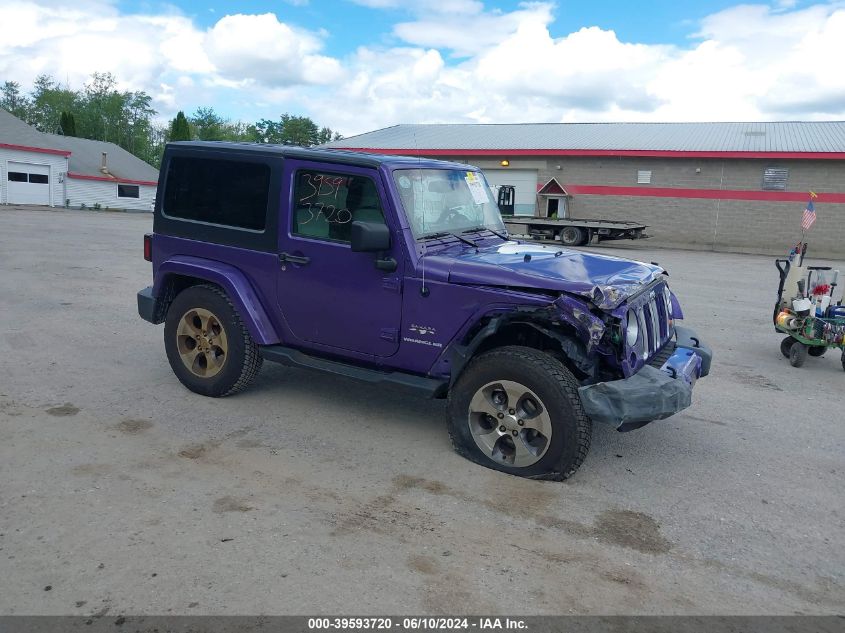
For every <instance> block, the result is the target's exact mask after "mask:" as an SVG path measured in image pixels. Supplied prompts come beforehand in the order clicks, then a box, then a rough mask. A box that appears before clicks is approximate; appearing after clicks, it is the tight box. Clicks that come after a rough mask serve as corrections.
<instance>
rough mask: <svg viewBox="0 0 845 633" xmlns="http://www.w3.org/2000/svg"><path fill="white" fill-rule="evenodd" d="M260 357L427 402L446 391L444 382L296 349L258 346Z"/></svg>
mask: <svg viewBox="0 0 845 633" xmlns="http://www.w3.org/2000/svg"><path fill="white" fill-rule="evenodd" d="M259 350H260V351H261V355H262V356H263V357H264V358H265V359H266V360H269V361H272V362H274V363H281V364H282V365H287V366H288V367H299V368H302V369H314V370H316V371H321V372H324V373H328V374H335V375H337V376H346V377H347V378H354V379H355V380H361V381H363V382H369V383H373V384H391V385H397V386H399V387H404V388H405V389H411V390H413V391H416V392H417V393H419V394H421V395H425V396H427V397H429V398H443V397H445V396H446V391H447V390H448V387H449V382H448V381H446V380H438V379H436V378H426V377H425V376H416V375H414V374H405V373H402V372H397V371H379V370H377V369H368V368H366V367H358V366H357V365H348V364H346V363H341V362H338V361H334V360H328V359H325V358H319V357H317V356H309V355H308V354H305V353H304V352H301V351H299V350H298V349H293V348H291V347H285V346H283V345H262V346H260V347H259Z"/></svg>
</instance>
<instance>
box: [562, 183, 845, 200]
mask: <svg viewBox="0 0 845 633" xmlns="http://www.w3.org/2000/svg"><path fill="white" fill-rule="evenodd" d="M564 189H566V191H567V192H569V193H570V194H572V195H588V196H641V197H647V198H704V199H708V200H762V201H765V202H807V200H809V198H810V196H809V195H808V193H807V192H806V191H748V190H743V189H680V188H672V187H613V186H608V185H564ZM817 195H818V198H816V202H845V193H819V194H817Z"/></svg>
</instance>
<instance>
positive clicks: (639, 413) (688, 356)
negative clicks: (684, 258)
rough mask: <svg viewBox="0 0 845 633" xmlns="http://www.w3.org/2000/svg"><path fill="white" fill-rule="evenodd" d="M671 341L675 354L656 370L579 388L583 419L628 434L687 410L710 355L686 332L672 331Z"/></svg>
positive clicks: (709, 351) (707, 348)
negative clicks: (674, 341)
mask: <svg viewBox="0 0 845 633" xmlns="http://www.w3.org/2000/svg"><path fill="white" fill-rule="evenodd" d="M675 337H676V347H675V351H674V353H673V354H672V355H671V356H670V357H669V358H668V360H666V362H665V363H663V365H662V366H661V367H660V369H658V368H656V367H652V366H650V365H646V366H644V367H643V368H642V369H640V371H638V372H637V373H636V374H634V375H633V376H630V377H628V378H624V379H622V380H611V381H608V382H600V383H596V384H594V385H586V386H584V387H580V388H579V389H578V392H579V394H580V396H581V404H582V406H583V407H584V411H585V412H586V413H587V415H589V416H590V418H591V419H592V420H594V421H596V422H602V423H604V424H609V425H611V426H612V427H613V428H615V429H617V430H618V431H631V430H633V429H637V428H640V427H641V426H644V425H646V424H648V423H649V422H652V421H654V420H662V419H664V418H668V417H669V416H671V415H674V414H676V413H678V412H679V411H682V410H684V409H686V408H687V407H688V406H690V404H692V389H693V387H694V386H695V381H696V380H697V379H698V378H700V377H702V376H706V375H707V374H708V373H709V372H710V364H711V362H712V359H713V352H712V351H711V350H710V348H709V347H707V346H706V345H704V344H703V343H702V342H701V339H700V337H699V336H698V335H697V334H696V333H695V332H694V331H693V330H691V329H690V328H682V327H676V328H675Z"/></svg>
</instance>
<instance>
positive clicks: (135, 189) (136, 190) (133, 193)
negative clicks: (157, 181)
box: [117, 185, 141, 198]
mask: <svg viewBox="0 0 845 633" xmlns="http://www.w3.org/2000/svg"><path fill="white" fill-rule="evenodd" d="M117 197H118V198H140V197H141V188H140V187H139V186H138V185H118V186H117Z"/></svg>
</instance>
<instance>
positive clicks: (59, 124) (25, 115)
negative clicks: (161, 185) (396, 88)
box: [0, 73, 341, 167]
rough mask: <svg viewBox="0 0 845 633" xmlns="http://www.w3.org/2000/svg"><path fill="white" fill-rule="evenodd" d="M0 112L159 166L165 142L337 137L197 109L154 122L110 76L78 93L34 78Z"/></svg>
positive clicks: (312, 127)
mask: <svg viewBox="0 0 845 633" xmlns="http://www.w3.org/2000/svg"><path fill="white" fill-rule="evenodd" d="M0 108H4V109H5V110H7V111H9V112H10V113H11V114H13V115H14V116H16V117H18V118H19V119H22V120H23V121H25V122H26V123H28V124H30V125H32V126H33V127H35V128H36V129H37V130H39V131H41V132H47V133H50V134H63V135H65V136H78V137H80V138H88V139H94V140H98V141H109V142H111V143H114V144H115V145H119V146H120V147H122V148H123V149H125V150H127V151H129V152H131V153H132V154H134V155H135V156H137V157H138V158H140V159H141V160H144V161H146V162H147V163H149V164H151V165H153V166H155V167H158V166H159V165H160V164H161V156H162V154H163V153H164V145H165V144H166V143H167V142H169V141H187V140H201V141H242V142H243V141H246V142H255V143H279V144H287V145H303V146H309V145H319V144H320V143H327V142H328V141H332V140H338V139H340V138H341V136H340V134H338V133H337V132H334V131H333V130H332V129H331V128H328V127H321V126H318V125H317V124H316V123H314V121H312V120H311V119H310V118H308V117H304V116H294V115H291V114H287V113H285V114H282V115H281V116H280V117H279V119H278V120H275V121H274V120H270V119H260V120H258V121H256V122H254V123H243V122H241V121H231V120H229V119H226V118H224V117H222V116H220V115H219V114H217V113H216V112H215V111H214V108H211V107H199V108H197V109H196V110H195V111H194V113H193V114H192V115H190V116H185V113H184V112H182V111H180V112H179V113H178V114H177V115H176V116H175V117H174V118H173V119H171V120H170V121H169V122H167V123H166V124H165V123H162V122H159V121H157V120H156V119H155V116H156V115H157V114H158V112H157V111H156V110H155V109H154V108H153V107H152V97H150V95H148V94H147V93H146V92H144V91H120V90H118V88H117V79H116V78H115V76H114V75H112V74H111V73H94V74H93V75H92V76H91V81H89V82H88V83H86V84H85V85H84V86H83V88H82V89H80V90H74V89H71V88H70V87H68V86H62V85H61V84H59V83H58V82H57V81H56V80H55V79H53V78H52V77H51V76H49V75H39V76H38V77H37V78H36V79H35V82H34V85H33V88H32V91H31V92H30V93H29V94H24V93H23V92H22V90H21V86H20V84H19V83H17V82H14V81H5V82H3V84H2V87H0Z"/></svg>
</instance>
